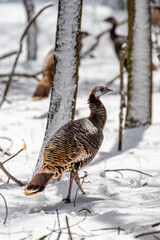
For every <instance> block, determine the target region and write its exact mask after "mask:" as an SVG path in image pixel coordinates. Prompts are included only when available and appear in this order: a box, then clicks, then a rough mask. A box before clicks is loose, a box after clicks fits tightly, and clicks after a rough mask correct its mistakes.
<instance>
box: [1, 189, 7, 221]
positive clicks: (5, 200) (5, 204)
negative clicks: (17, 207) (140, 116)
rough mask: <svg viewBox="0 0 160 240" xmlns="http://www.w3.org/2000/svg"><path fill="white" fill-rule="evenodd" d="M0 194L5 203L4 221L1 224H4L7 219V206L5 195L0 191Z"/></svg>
mask: <svg viewBox="0 0 160 240" xmlns="http://www.w3.org/2000/svg"><path fill="white" fill-rule="evenodd" d="M0 195H1V197H2V198H3V200H4V204H5V208H6V216H5V219H4V222H3V224H4V225H5V224H6V221H7V217H8V206H7V201H6V199H5V197H4V196H3V195H2V193H0Z"/></svg>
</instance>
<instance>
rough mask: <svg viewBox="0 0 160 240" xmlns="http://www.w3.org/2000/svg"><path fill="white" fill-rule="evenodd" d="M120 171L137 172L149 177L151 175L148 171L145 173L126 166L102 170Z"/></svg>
mask: <svg viewBox="0 0 160 240" xmlns="http://www.w3.org/2000/svg"><path fill="white" fill-rule="evenodd" d="M122 171H131V172H137V173H141V174H143V175H146V176H149V177H153V176H152V175H151V174H148V173H145V172H142V171H139V170H135V169H130V168H127V169H112V170H110V169H108V170H104V172H122Z"/></svg>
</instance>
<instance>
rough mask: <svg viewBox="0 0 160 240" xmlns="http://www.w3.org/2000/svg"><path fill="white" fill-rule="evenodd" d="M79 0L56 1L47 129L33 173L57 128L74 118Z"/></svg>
mask: <svg viewBox="0 0 160 240" xmlns="http://www.w3.org/2000/svg"><path fill="white" fill-rule="evenodd" d="M81 14H82V0H70V1H68V0H59V6H58V19H57V32H56V46H55V52H54V63H55V64H54V76H53V78H54V81H53V84H52V89H51V99H50V106H49V112H48V119H47V126H46V131H45V137H44V140H43V144H42V148H41V151H40V155H39V159H38V161H37V165H36V171H37V170H38V169H39V168H40V167H41V165H42V160H43V151H44V148H45V146H46V144H47V142H48V141H49V140H50V138H51V137H52V135H53V134H54V133H55V132H56V130H57V129H58V128H60V127H61V126H62V125H64V124H66V123H67V122H69V121H70V120H73V119H74V115H75V105H76V97H77V88H78V79H79V75H78V69H79V59H80V57H79V52H80V31H81Z"/></svg>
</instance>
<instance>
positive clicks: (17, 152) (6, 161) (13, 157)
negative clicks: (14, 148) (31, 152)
mask: <svg viewBox="0 0 160 240" xmlns="http://www.w3.org/2000/svg"><path fill="white" fill-rule="evenodd" d="M23 150H24V148H22V149H20V150H19V151H18V152H17V153H15V154H14V155H13V156H11V157H10V158H8V159H7V160H5V161H4V162H2V164H4V163H6V162H8V161H9V160H11V159H12V158H14V157H15V156H17V155H18V154H19V153H20V152H22V151H23Z"/></svg>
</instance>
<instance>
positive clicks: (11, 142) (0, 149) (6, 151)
mask: <svg viewBox="0 0 160 240" xmlns="http://www.w3.org/2000/svg"><path fill="white" fill-rule="evenodd" d="M0 139H5V140H8V141H9V142H10V146H9V147H8V148H7V149H5V150H3V149H2V148H1V147H0V151H1V152H2V153H3V154H6V155H8V156H11V154H10V153H9V152H8V151H9V150H10V149H11V147H12V145H13V141H12V139H11V138H8V137H0Z"/></svg>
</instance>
